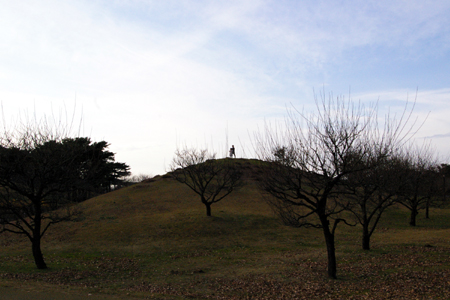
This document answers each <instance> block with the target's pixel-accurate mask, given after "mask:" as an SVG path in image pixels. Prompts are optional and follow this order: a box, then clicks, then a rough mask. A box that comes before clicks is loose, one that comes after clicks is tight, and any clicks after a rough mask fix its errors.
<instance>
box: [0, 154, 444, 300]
mask: <svg viewBox="0 0 450 300" xmlns="http://www.w3.org/2000/svg"><path fill="white" fill-rule="evenodd" d="M240 163H242V164H243V167H245V168H246V169H247V170H248V173H247V175H246V176H247V179H250V178H252V177H251V174H252V172H253V171H252V170H253V169H252V168H253V165H252V164H251V163H247V162H245V161H243V162H242V161H241V162H240ZM81 206H82V208H83V210H84V213H83V216H82V218H81V219H80V220H79V221H77V222H70V223H64V224H59V225H57V226H55V227H54V228H51V230H50V232H49V233H48V235H47V236H46V237H44V241H43V252H44V255H45V257H46V261H47V263H48V265H49V267H50V268H49V269H48V270H44V271H39V270H36V269H35V268H34V265H33V261H32V257H31V251H30V249H29V248H30V245H29V244H28V242H27V241H26V240H23V239H22V238H21V237H17V236H12V235H2V236H0V248H1V253H0V278H1V280H0V282H8V284H10V285H16V286H19V285H24V284H26V285H35V284H36V283H39V285H41V286H42V287H45V288H49V287H51V288H52V289H67V288H70V289H74V290H77V289H80V290H81V289H83V290H86V289H87V290H89V292H90V293H102V294H114V295H118V296H120V297H121V298H123V297H125V296H127V297H129V298H131V299H132V298H134V297H138V298H148V299H186V298H190V299H387V298H392V299H446V298H447V295H448V294H449V292H450V282H449V279H448V278H450V277H449V275H450V271H449V270H450V268H449V267H450V260H449V250H450V244H449V243H450V226H449V225H450V224H449V218H448V215H449V212H450V210H448V209H435V210H432V219H431V220H424V219H419V227H417V228H410V227H409V226H408V225H407V224H408V214H407V212H406V211H405V210H403V209H402V208H396V209H394V210H392V211H391V212H390V213H389V215H386V217H385V218H384V219H383V220H382V223H381V224H380V226H379V230H378V231H377V232H376V233H375V236H374V237H373V243H372V248H373V250H371V251H368V252H367V251H362V250H360V232H359V231H360V229H359V228H349V227H344V226H341V227H339V232H338V235H337V237H336V244H337V256H338V277H339V279H338V280H329V279H327V277H326V251H325V248H324V242H323V238H322V236H321V231H320V230H314V229H303V228H302V229H295V228H289V227H285V226H283V225H281V224H279V222H278V221H277V220H276V219H275V218H274V217H273V216H272V213H271V210H270V208H269V207H268V206H267V204H266V203H264V202H263V201H262V200H261V197H260V195H259V193H258V192H257V190H256V186H255V184H254V183H253V182H251V181H250V183H249V184H248V185H247V186H245V187H244V188H243V189H242V190H240V191H239V192H237V193H235V194H232V195H231V196H230V197H229V198H226V199H224V200H223V201H222V202H219V203H217V204H214V205H213V206H212V213H213V217H210V218H208V217H206V211H205V208H204V206H203V205H202V204H201V203H200V200H199V198H198V197H197V195H195V194H194V193H193V192H192V191H191V190H189V188H187V187H185V186H183V185H181V184H179V183H177V182H175V181H173V180H171V179H169V178H161V177H159V178H156V180H155V181H152V182H144V183H141V184H138V185H135V186H132V187H129V188H126V189H122V190H119V191H116V192H113V193H110V194H107V195H103V196H100V197H97V198H94V199H91V200H89V201H86V202H85V203H83V204H81ZM25 282H26V283H25Z"/></svg>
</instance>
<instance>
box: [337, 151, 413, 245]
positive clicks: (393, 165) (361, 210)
mask: <svg viewBox="0 0 450 300" xmlns="http://www.w3.org/2000/svg"><path fill="white" fill-rule="evenodd" d="M372 153H373V154H372V155H370V156H368V157H367V158H366V159H365V160H364V161H362V162H361V163H363V164H364V166H361V167H360V171H358V172H354V173H351V174H349V175H348V176H347V177H346V180H344V181H343V183H342V192H343V195H345V196H346V197H345V200H344V198H343V199H342V201H343V205H344V206H345V208H346V210H348V211H350V212H351V213H352V214H353V215H354V217H355V219H356V221H357V222H358V223H359V224H360V225H361V227H362V249H363V250H370V239H371V237H372V234H373V233H374V232H375V229H376V227H377V225H378V222H379V221H380V219H381V216H382V215H383V213H384V212H385V211H386V209H388V208H389V207H390V206H392V205H394V204H395V203H397V195H398V193H399V191H400V190H401V189H402V186H404V185H405V183H406V182H405V180H406V176H405V174H404V173H403V172H401V170H402V168H403V167H404V166H403V165H402V163H403V161H402V159H401V158H400V157H399V156H398V155H396V154H394V155H388V153H383V152H379V151H376V150H375V149H373V151H372ZM341 205H342V204H341Z"/></svg>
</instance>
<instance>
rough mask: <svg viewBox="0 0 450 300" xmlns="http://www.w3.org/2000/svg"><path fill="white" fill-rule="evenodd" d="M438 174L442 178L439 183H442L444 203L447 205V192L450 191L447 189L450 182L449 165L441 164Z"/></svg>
mask: <svg viewBox="0 0 450 300" xmlns="http://www.w3.org/2000/svg"><path fill="white" fill-rule="evenodd" d="M438 172H439V175H440V177H441V178H440V179H439V181H441V182H442V188H441V191H442V203H443V204H444V205H445V204H446V203H447V196H446V195H447V191H448V188H447V185H448V180H447V178H448V177H449V176H450V165H449V164H441V165H440V166H439V167H438ZM427 215H428V214H427Z"/></svg>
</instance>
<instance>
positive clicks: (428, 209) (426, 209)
mask: <svg viewBox="0 0 450 300" xmlns="http://www.w3.org/2000/svg"><path fill="white" fill-rule="evenodd" d="M430 201H431V200H430V199H428V200H427V206H426V207H425V219H429V218H430Z"/></svg>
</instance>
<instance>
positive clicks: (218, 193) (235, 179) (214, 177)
mask: <svg viewBox="0 0 450 300" xmlns="http://www.w3.org/2000/svg"><path fill="white" fill-rule="evenodd" d="M170 168H171V172H172V176H173V177H174V178H175V179H176V180H177V181H179V182H181V183H184V184H186V185H187V186H188V187H189V188H190V189H191V190H193V191H194V192H195V193H197V194H198V195H199V196H200V199H201V202H202V203H203V204H204V205H205V207H206V215H207V216H211V205H212V204H214V203H217V202H219V201H221V200H222V199H223V198H225V197H226V196H228V195H229V194H230V193H231V192H233V191H234V190H236V189H238V188H239V187H241V186H242V181H241V177H242V172H241V170H240V169H239V168H237V167H236V164H235V162H234V161H233V160H231V159H220V160H217V159H216V155H215V154H211V153H209V152H208V151H207V150H196V149H187V148H185V149H183V150H177V151H176V152H175V157H174V158H173V160H172V163H171V166H170Z"/></svg>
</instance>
